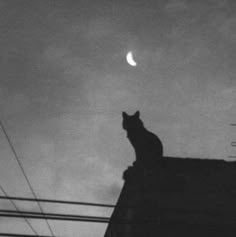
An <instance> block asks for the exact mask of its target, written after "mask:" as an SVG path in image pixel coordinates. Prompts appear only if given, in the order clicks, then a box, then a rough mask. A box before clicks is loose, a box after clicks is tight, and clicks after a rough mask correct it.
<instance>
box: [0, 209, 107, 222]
mask: <svg viewBox="0 0 236 237" xmlns="http://www.w3.org/2000/svg"><path fill="white" fill-rule="evenodd" d="M2 213H10V214H13V215H17V214H22V215H29V216H38V217H41V216H42V217H44V216H46V217H48V216H51V217H61V218H74V219H77V218H79V219H80V218H83V219H86V220H109V219H110V218H109V217H103V216H87V215H86V216H85V215H72V214H60V213H46V212H44V214H42V213H40V212H31V211H20V212H16V211H13V210H4V209H1V210H0V214H2Z"/></svg>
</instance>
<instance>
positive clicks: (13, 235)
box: [0, 233, 51, 237]
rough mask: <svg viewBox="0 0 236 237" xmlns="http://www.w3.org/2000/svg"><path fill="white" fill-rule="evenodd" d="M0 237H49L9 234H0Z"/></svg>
mask: <svg viewBox="0 0 236 237" xmlns="http://www.w3.org/2000/svg"><path fill="white" fill-rule="evenodd" d="M0 236H9V237H36V236H37V237H51V236H48V235H26V234H11V233H0Z"/></svg>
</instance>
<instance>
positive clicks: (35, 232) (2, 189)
mask: <svg viewBox="0 0 236 237" xmlns="http://www.w3.org/2000/svg"><path fill="white" fill-rule="evenodd" d="M0 189H1V191H2V192H3V193H4V195H5V196H6V197H8V194H7V192H6V191H5V190H4V188H3V187H2V186H1V185H0ZM8 200H9V201H10V202H11V204H12V205H13V206H14V207H15V209H16V210H17V212H18V213H20V209H19V208H18V207H17V205H16V204H15V203H14V202H13V200H11V199H8ZM24 219H25V221H26V223H27V224H28V226H29V227H30V229H31V230H32V231H33V232H34V234H36V235H37V236H39V235H38V233H37V231H36V230H35V229H34V227H33V226H32V225H31V224H30V222H29V221H28V219H26V218H24Z"/></svg>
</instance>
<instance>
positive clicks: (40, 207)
mask: <svg viewBox="0 0 236 237" xmlns="http://www.w3.org/2000/svg"><path fill="white" fill-rule="evenodd" d="M0 126H1V128H2V131H3V133H4V135H5V137H6V139H7V141H8V143H9V145H10V148H11V150H12V152H13V154H14V157H15V159H16V161H17V163H18V165H19V167H20V169H21V171H22V174H23V175H24V177H25V180H26V182H27V184H28V186H29V188H30V190H31V193H32V194H33V196H34V198H35V199H37V196H36V193H35V192H34V189H33V187H32V185H31V183H30V181H29V179H28V177H27V175H26V173H25V171H24V168H23V165H22V164H21V162H20V159H19V157H18V155H17V153H16V150H15V148H14V146H13V144H12V142H11V140H10V137H9V136H8V134H7V131H6V129H5V128H4V126H3V123H2V121H1V120H0ZM37 204H38V207H39V209H40V211H41V212H42V213H43V208H42V206H41V204H40V203H39V202H37ZM46 224H47V226H48V229H49V231H50V233H51V235H52V236H53V237H55V235H54V233H53V231H52V228H51V226H50V224H49V222H48V220H46Z"/></svg>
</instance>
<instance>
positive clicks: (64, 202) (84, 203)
mask: <svg viewBox="0 0 236 237" xmlns="http://www.w3.org/2000/svg"><path fill="white" fill-rule="evenodd" d="M0 199H10V200H17V201H29V202H46V203H58V204H70V205H82V206H95V207H107V208H114V207H115V206H116V205H113V204H104V203H93V202H77V201H65V200H55V199H39V198H37V199H35V198H26V197H12V196H8V197H5V196H1V195H0Z"/></svg>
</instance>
